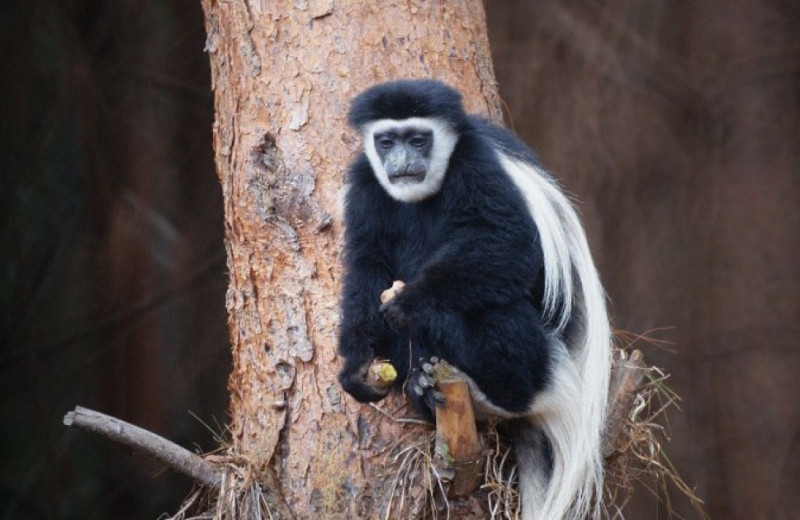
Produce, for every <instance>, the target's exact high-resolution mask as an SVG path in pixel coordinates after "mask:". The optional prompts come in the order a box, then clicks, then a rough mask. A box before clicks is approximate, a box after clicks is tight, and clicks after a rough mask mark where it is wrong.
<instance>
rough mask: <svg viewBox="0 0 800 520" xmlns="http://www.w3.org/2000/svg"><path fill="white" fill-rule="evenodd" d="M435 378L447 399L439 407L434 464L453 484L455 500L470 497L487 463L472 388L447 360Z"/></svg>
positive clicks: (441, 365)
mask: <svg viewBox="0 0 800 520" xmlns="http://www.w3.org/2000/svg"><path fill="white" fill-rule="evenodd" d="M433 379H434V381H435V383H436V389H437V390H438V391H439V392H441V393H442V395H443V397H444V403H443V404H442V405H441V406H439V405H437V406H436V447H435V449H434V460H433V463H434V465H435V467H436V468H437V471H438V472H439V474H440V476H442V477H444V478H447V479H449V480H450V481H451V483H450V488H449V490H448V495H449V496H450V497H451V498H454V497H465V496H469V495H471V494H472V493H474V492H475V491H476V490H477V489H478V487H479V486H480V484H481V477H482V475H483V465H484V462H485V457H484V456H483V444H482V442H481V438H480V436H479V435H478V429H477V426H476V424H475V410H474V408H473V405H472V397H471V395H470V391H469V385H468V384H467V382H466V381H465V380H464V379H463V378H462V377H461V376H460V372H458V371H457V370H455V369H453V368H452V367H451V366H450V365H449V364H448V363H447V362H446V361H439V362H438V363H437V364H436V366H435V367H434V371H433Z"/></svg>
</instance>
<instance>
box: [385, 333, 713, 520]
mask: <svg viewBox="0 0 800 520" xmlns="http://www.w3.org/2000/svg"><path fill="white" fill-rule="evenodd" d="M623 338H624V337H623ZM627 339H628V340H629V341H628V343H627V347H626V348H621V349H617V351H616V352H615V354H617V356H615V359H616V358H618V357H619V355H620V354H621V353H624V352H626V349H628V350H629V349H630V348H631V347H632V345H634V344H635V343H637V342H639V341H642V340H643V339H645V338H644V337H642V336H638V337H635V338H632V339H631V338H627ZM654 343H655V342H654ZM623 355H624V354H623ZM624 357H625V358H627V355H625V356H624ZM645 371H646V373H645V378H644V382H643V383H642V384H641V385H640V386H639V387H638V388H637V389H636V390H635V396H634V399H633V405H632V407H631V409H630V411H629V413H628V414H627V416H626V418H625V422H624V424H622V425H619V426H618V427H620V428H622V430H623V431H621V432H620V435H619V437H618V438H619V441H618V442H617V448H616V450H615V451H614V452H613V453H612V454H611V455H610V456H609V457H608V458H607V460H606V483H605V497H604V498H605V500H604V506H603V507H604V511H603V514H602V516H603V517H604V518H612V519H621V518H623V513H622V510H623V509H624V507H625V505H626V504H627V503H628V501H629V500H630V498H631V497H632V495H633V492H634V490H635V489H636V488H642V489H645V490H647V491H649V492H650V493H652V494H653V495H654V496H655V497H656V498H657V499H658V500H659V501H660V502H661V503H663V505H664V506H665V513H666V517H667V518H676V519H679V518H682V517H681V516H680V515H678V514H677V513H676V512H675V511H674V508H673V503H674V500H675V493H676V492H677V494H678V495H681V496H683V497H684V499H685V500H688V502H689V503H690V504H691V505H692V506H693V507H694V509H695V510H696V512H697V516H698V517H699V518H703V519H705V518H707V515H706V514H705V512H704V511H703V507H702V505H703V502H702V500H701V499H700V498H699V497H698V496H697V495H696V494H695V492H694V490H693V489H692V488H691V487H690V486H689V485H688V484H686V482H684V480H683V479H682V478H681V477H680V475H679V473H678V471H677V470H676V468H675V467H674V466H673V465H672V463H671V462H670V460H669V458H668V457H667V454H666V452H665V449H664V445H665V443H666V442H668V441H669V422H668V418H667V411H668V410H670V409H671V408H679V403H680V397H679V396H678V395H677V394H676V393H675V392H674V391H673V390H671V389H670V388H669V386H668V385H667V380H668V378H669V376H668V375H667V374H665V373H664V372H663V371H662V370H661V369H659V368H657V367H653V366H649V367H646V368H645ZM481 429H482V434H483V439H484V442H485V444H486V466H485V476H484V484H483V485H482V486H481V490H480V491H479V492H478V493H479V494H481V495H482V498H484V499H485V502H486V507H485V510H484V512H485V514H486V518H490V519H492V520H501V519H502V520H515V519H518V518H519V507H520V506H519V492H518V479H517V467H516V461H515V460H514V455H513V449H512V446H511V444H510V442H509V441H508V439H506V438H505V437H504V436H503V435H502V434H501V433H500V431H499V430H498V428H497V425H496V424H495V423H488V424H485V425H482V428H481ZM434 437H435V431H434V430H433V427H431V426H421V425H418V424H414V425H409V426H408V428H407V430H406V434H405V435H404V436H403V437H402V438H400V439H398V440H397V441H395V442H394V443H392V445H391V446H389V447H388V448H387V450H386V451H387V455H386V458H385V460H384V464H385V467H386V468H387V474H390V475H393V481H392V489H391V496H390V498H389V501H388V504H387V505H386V509H385V515H384V518H387V519H389V518H409V517H414V518H432V519H438V518H450V516H451V515H450V510H449V508H450V504H449V503H448V501H446V500H443V498H442V497H444V496H445V495H446V491H445V490H446V488H447V481H446V479H443V478H442V477H441V475H438V474H436V470H435V465H434V464H433V463H432V461H433V453H432V450H433V445H434ZM420 490H422V491H420ZM420 499H424V502H425V504H426V505H425V507H424V508H422V507H420V508H419V509H420V510H419V511H416V516H409V514H410V513H412V511H410V510H409V509H408V504H409V503H415V504H419V503H420V502H421V500H420ZM423 509H424V510H423Z"/></svg>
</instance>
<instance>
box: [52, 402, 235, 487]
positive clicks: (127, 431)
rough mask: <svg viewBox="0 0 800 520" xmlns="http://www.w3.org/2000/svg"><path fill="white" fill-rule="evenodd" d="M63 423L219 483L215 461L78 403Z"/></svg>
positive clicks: (210, 484) (215, 484)
mask: <svg viewBox="0 0 800 520" xmlns="http://www.w3.org/2000/svg"><path fill="white" fill-rule="evenodd" d="M64 424H65V425H66V426H77V427H78V428H81V429H83V430H87V431H90V432H94V433H99V434H101V435H104V436H105V437H108V438H109V439H111V440H112V441H114V442H116V443H118V444H122V445H124V446H128V447H129V448H132V449H134V450H136V451H138V452H141V453H144V454H145V455H147V456H149V457H152V458H154V459H156V460H158V461H160V462H163V463H164V464H166V465H167V466H169V467H170V468H172V469H173V470H175V471H178V472H180V473H183V474H184V475H187V476H189V477H191V478H192V479H194V480H195V481H197V482H198V483H200V484H202V485H204V486H207V487H212V488H216V487H219V484H220V479H221V476H220V471H219V469H218V468H217V467H216V466H215V465H214V464H212V463H211V462H208V461H206V460H205V459H203V458H202V457H199V456H197V455H195V454H194V453H192V452H191V451H189V450H187V449H185V448H182V447H181V446H178V445H177V444H175V443H173V442H170V441H168V440H166V439H165V438H163V437H160V436H158V435H156V434H155V433H152V432H149V431H147V430H145V429H143V428H139V427H138V426H134V425H132V424H130V423H127V422H125V421H122V420H120V419H117V418H115V417H111V416H110V415H105V414H103V413H100V412H96V411H94V410H90V409H88V408H83V407H80V406H76V407H75V410H73V411H71V412H67V414H66V415H65V416H64Z"/></svg>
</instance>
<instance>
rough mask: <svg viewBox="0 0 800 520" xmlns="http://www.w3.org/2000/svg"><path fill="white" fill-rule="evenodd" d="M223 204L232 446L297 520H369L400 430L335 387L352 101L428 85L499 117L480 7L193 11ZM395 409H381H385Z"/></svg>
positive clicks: (284, 3)
mask: <svg viewBox="0 0 800 520" xmlns="http://www.w3.org/2000/svg"><path fill="white" fill-rule="evenodd" d="M202 3H203V8H204V11H205V17H206V29H207V32H208V39H207V44H206V47H207V51H208V53H209V57H210V60H211V70H212V81H213V88H214V93H215V108H216V122H215V124H214V150H215V158H216V164H217V169H218V173H219V177H220V182H221V183H222V187H223V194H224V205H225V230H226V246H227V250H228V266H229V270H230V287H229V290H228V296H227V308H228V312H229V325H230V330H231V341H232V348H233V371H232V374H231V376H230V380H229V390H230V393H231V416H232V417H231V424H230V431H231V434H232V435H231V436H232V442H233V447H234V449H235V451H236V452H238V453H239V454H241V455H242V456H243V457H245V458H246V459H247V460H248V461H249V462H250V463H251V464H253V466H254V467H255V468H256V469H257V470H258V471H259V472H262V473H263V474H264V475H265V479H264V481H265V482H275V483H276V484H275V485H277V486H279V488H280V489H279V494H280V496H282V497H283V500H284V501H285V502H286V504H288V505H289V508H290V509H291V510H292V513H293V514H294V515H295V516H296V517H298V518H366V517H378V516H381V515H383V514H384V513H385V511H382V510H381V507H382V505H383V504H385V497H386V494H387V493H389V492H390V491H391V489H390V488H391V479H390V478H389V477H388V476H386V475H384V474H382V472H381V466H382V462H383V459H382V450H383V449H384V448H385V447H386V446H387V445H388V444H389V442H390V441H391V440H392V439H396V438H397V437H399V436H400V435H401V432H400V428H401V426H400V425H398V424H397V423H395V422H393V421H392V420H391V419H389V418H387V417H386V416H384V415H382V414H379V413H376V412H375V411H374V410H373V409H371V408H369V407H366V406H360V405H358V404H357V403H356V402H354V401H353V400H352V399H350V398H349V397H347V396H346V395H345V394H344V393H343V392H342V391H341V388H340V387H339V386H338V383H337V382H336V372H337V371H338V368H339V363H338V360H337V356H336V336H337V326H338V320H339V316H338V297H337V294H338V289H339V282H340V278H341V277H340V274H341V269H340V262H339V252H340V249H341V233H342V227H341V221H340V219H339V218H338V214H337V205H338V193H339V191H340V188H341V186H342V181H343V175H344V172H345V169H346V165H347V163H348V161H349V160H350V159H351V157H352V155H353V152H354V151H355V150H356V149H357V147H358V146H359V142H358V137H357V136H356V135H355V133H354V132H353V131H352V130H350V129H349V128H347V126H346V121H345V115H346V111H347V107H348V102H349V99H350V98H351V97H352V96H353V95H355V94H356V93H358V92H359V91H360V90H362V89H363V88H365V87H367V86H369V85H371V84H373V83H376V82H379V81H383V80H387V79H392V78H400V77H434V78H438V79H442V80H444V81H447V82H449V83H450V84H453V85H454V86H456V87H458V88H459V89H460V90H461V91H462V92H464V94H465V98H466V105H467V108H468V109H469V110H471V111H473V112H479V113H482V114H484V115H487V116H489V117H491V118H493V119H495V120H499V119H500V110H499V101H498V96H497V90H496V84H495V79H494V72H493V70H492V64H491V58H490V53H489V46H488V40H487V35H486V27H485V14H484V10H483V4H482V2H481V1H480V0H469V1H463V2H415V1H412V0H407V1H403V0H399V1H396V2H387V3H379V4H376V3H371V2H362V1H360V0H339V1H337V2H333V0H295V1H289V0H274V1H258V0H254V1H246V2H242V1H229V2H219V1H215V0H203V1H202ZM399 406H400V401H397V400H395V401H394V402H390V403H389V404H388V405H387V408H389V409H391V410H392V411H395V410H396V409H398V407H399Z"/></svg>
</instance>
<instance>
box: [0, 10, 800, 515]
mask: <svg viewBox="0 0 800 520" xmlns="http://www.w3.org/2000/svg"><path fill="white" fill-rule="evenodd" d="M487 14H488V19H489V28H490V38H491V41H492V48H493V53H494V61H495V67H496V72H497V76H498V80H499V82H500V90H501V94H502V96H503V99H504V101H505V102H506V103H507V109H508V123H509V125H510V126H512V127H513V128H514V129H515V130H516V131H517V132H518V133H520V134H521V135H522V136H523V137H524V138H525V139H526V140H527V141H528V142H529V143H530V144H531V145H533V146H534V147H535V148H536V149H537V150H538V151H539V153H540V155H541V157H542V159H543V160H544V162H545V163H546V164H547V165H548V166H549V168H550V169H551V170H553V171H554V172H555V173H556V174H557V175H558V176H559V177H560V178H561V179H562V181H563V183H564V185H565V186H566V187H567V188H568V189H569V190H570V191H571V192H573V193H575V194H576V195H577V197H578V198H579V199H580V200H581V201H582V204H581V209H582V212H583V214H584V217H585V220H586V224H587V228H588V230H589V234H590V240H591V242H592V247H593V249H594V251H595V252H596V257H597V259H598V263H599V266H600V269H601V272H602V275H603V278H604V281H605V283H606V286H607V288H608V292H609V294H610V296H611V298H612V313H613V316H614V323H615V326H616V327H618V328H620V329H623V330H627V331H631V332H634V333H644V332H649V333H650V334H651V335H652V336H654V337H655V338H657V339H659V340H662V341H665V342H667V348H659V347H646V355H647V357H648V360H649V361H650V362H653V363H655V364H657V365H659V366H661V367H663V368H665V369H666V370H667V371H668V372H670V373H671V374H672V378H671V379H670V385H671V386H672V388H673V389H675V390H676V391H677V392H679V393H680V394H681V395H682V397H683V402H682V404H681V407H682V411H681V412H673V413H671V414H670V415H669V426H670V428H669V433H670V437H671V442H670V444H669V445H668V452H669V454H670V457H671V461H672V462H673V463H674V465H675V466H676V468H677V469H678V471H679V472H680V473H681V474H682V476H683V477H684V479H685V480H686V481H687V482H688V483H689V484H690V485H694V486H696V491H697V493H698V494H699V495H701V496H702V497H704V498H705V499H706V502H707V510H708V513H709V514H710V516H711V517H712V518H715V519H717V518H719V519H722V518H725V519H761V518H764V519H773V518H775V519H792V518H800V503H798V502H799V501H800V498H798V497H799V496H800V495H798V492H797V491H798V490H800V399H798V397H797V395H798V391H800V383H798V379H799V377H798V374H800V349H799V348H798V338H799V337H800V260H798V258H800V4H798V3H797V2H794V1H791V0H786V1H777V0H768V1H756V0H735V1H726V2H723V1H704V0H689V1H686V2H669V1H667V0H639V1H635V2H634V1H622V0H618V1H608V2H594V1H589V0H581V1H563V0H561V1H555V0H540V1H523V0H506V1H503V2H488V3H487ZM204 40H205V34H204V28H203V19H202V12H201V8H200V3H199V2H198V1H197V0H137V1H134V0H63V1H55V0H50V1H47V0H7V1H6V2H3V3H2V4H0V43H2V48H4V49H6V50H5V51H4V53H3V57H2V59H0V111H1V112H0V139H2V143H3V144H2V149H3V151H4V153H3V159H4V160H3V164H2V166H0V172H1V173H2V182H3V184H2V186H0V201H1V202H0V203H1V204H2V205H1V206H0V207H1V208H2V221H1V222H0V255H1V256H0V324H1V325H0V342H1V343H0V349H2V350H0V414H1V415H0V417H2V421H3V427H2V429H0V461H2V463H0V518H3V519H61V518H70V519H71V518H75V519H78V518H80V519H92V518H98V519H105V518H119V519H126V518H130V519H140V518H157V517H158V516H159V514H161V513H163V512H174V511H175V510H176V509H177V506H178V504H179V502H180V500H181V499H182V498H183V497H184V496H185V495H186V493H187V492H188V490H189V486H190V484H189V483H188V482H187V481H186V480H185V479H184V478H182V477H179V476H175V475H173V474H171V473H169V472H164V473H161V472H160V470H159V467H158V466H157V465H154V464H152V463H150V462H149V461H148V460H147V459H144V458H142V457H140V456H132V455H131V454H130V453H129V452H128V451H127V450H124V449H121V448H118V447H116V446H114V445H112V444H111V443H110V442H108V441H106V440H104V439H101V438H99V437H95V436H92V435H89V434H86V433H83V432H78V431H76V430H74V429H68V428H65V427H63V426H62V424H61V421H62V417H63V415H64V413H65V412H66V411H67V410H69V409H71V408H72V407H73V406H74V405H76V404H80V405H84V406H88V407H93V408H96V409H99V410H101V411H105V412H107V413H110V414H112V415H115V416H118V417H121V418H124V419H126V420H129V421H131V422H134V423H136V424H139V425H141V426H144V427H146V428H148V429H151V430H154V431H156V432H157V433H161V434H163V435H164V436H166V437H168V438H170V439H172V440H175V441H177V442H179V443H180V444H182V445H184V446H190V447H191V446H196V447H197V449H198V450H204V451H205V450H210V449H213V448H214V447H215V446H216V445H217V443H216V441H215V440H214V439H213V435H214V434H213V433H212V431H217V432H218V431H220V430H221V427H220V426H219V425H218V424H224V423H225V422H226V421H227V392H226V378H227V375H228V371H229V366H230V354H229V348H228V333H227V329H226V314H225V308H224V301H225V289H226V285H227V276H226V272H225V253H224V248H223V238H222V230H223V228H222V200H221V193H220V187H219V184H218V180H217V177H216V174H215V171H214V165H213V160H212V150H211V124H212V121H213V99H212V94H211V91H210V79H209V71H208V61H207V56H206V55H205V54H204V53H203V45H204ZM673 492H674V490H673ZM673 499H674V500H675V503H674V504H673V505H674V506H675V507H676V509H677V510H678V511H679V512H681V513H683V514H684V516H686V517H689V518H692V517H695V516H696V515H694V514H693V513H692V512H691V509H690V508H689V506H688V504H686V503H685V501H682V500H680V499H679V498H678V497H677V494H675V493H673ZM628 517H629V518H635V519H639V518H642V519H649V518H664V517H665V507H664V506H663V505H659V504H658V502H657V501H656V500H654V499H653V498H652V497H651V496H650V495H648V494H647V492H645V491H641V492H639V493H638V494H637V495H636V498H635V500H634V502H633V503H632V504H631V506H630V508H629V511H628Z"/></svg>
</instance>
